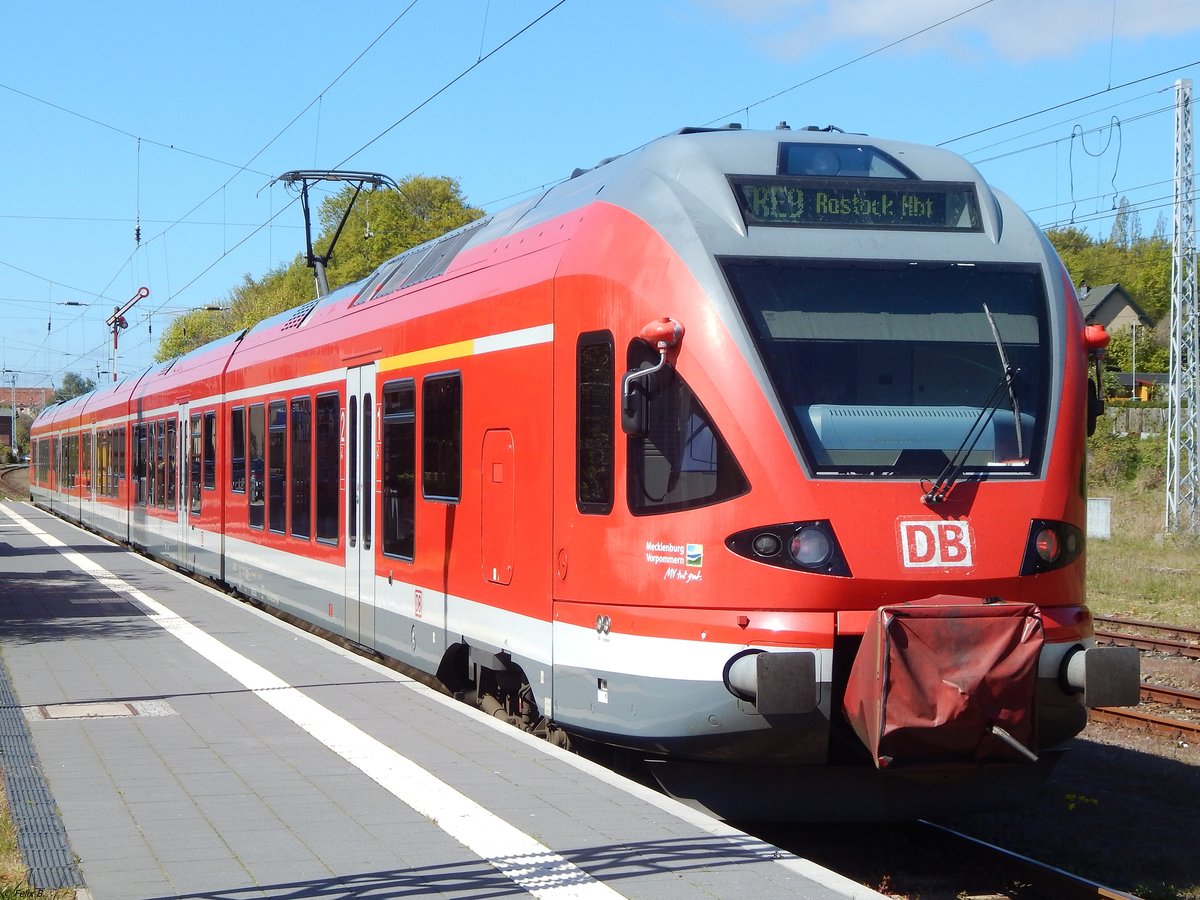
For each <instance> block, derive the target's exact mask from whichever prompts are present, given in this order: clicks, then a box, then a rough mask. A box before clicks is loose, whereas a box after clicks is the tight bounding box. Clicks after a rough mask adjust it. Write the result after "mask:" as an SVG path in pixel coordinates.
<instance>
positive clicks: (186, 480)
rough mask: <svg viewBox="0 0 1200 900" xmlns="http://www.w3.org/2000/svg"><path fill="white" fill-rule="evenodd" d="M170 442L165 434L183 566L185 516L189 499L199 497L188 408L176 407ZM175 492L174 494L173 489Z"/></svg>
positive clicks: (183, 405)
mask: <svg viewBox="0 0 1200 900" xmlns="http://www.w3.org/2000/svg"><path fill="white" fill-rule="evenodd" d="M174 424H175V429H174V431H175V434H174V436H173V437H174V440H171V437H172V436H171V435H168V440H167V447H168V450H167V453H168V454H170V455H169V456H168V465H167V468H168V469H169V470H173V471H170V472H169V473H168V476H167V477H168V482H169V483H170V485H171V487H170V488H169V490H171V491H175V492H176V497H175V516H176V521H177V522H178V524H179V559H180V561H181V562H184V563H186V562H187V560H188V532H189V531H190V529H191V526H190V523H189V522H188V516H189V515H190V514H191V509H192V497H193V496H196V497H198V496H199V493H198V492H199V490H200V485H199V484H198V483H197V478H196V476H197V470H198V468H199V465H200V461H199V460H197V459H195V458H194V456H195V454H194V450H193V442H192V433H191V425H190V420H189V419H188V405H187V404H186V403H181V404H179V418H178V419H177V421H176V422H175V423H174ZM177 487H178V490H177V491H176V488H177Z"/></svg>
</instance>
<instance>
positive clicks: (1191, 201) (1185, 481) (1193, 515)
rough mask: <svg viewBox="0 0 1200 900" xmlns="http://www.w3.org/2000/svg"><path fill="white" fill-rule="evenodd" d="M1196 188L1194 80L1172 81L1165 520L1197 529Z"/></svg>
mask: <svg viewBox="0 0 1200 900" xmlns="http://www.w3.org/2000/svg"><path fill="white" fill-rule="evenodd" d="M1195 210H1196V188H1195V165H1194V162H1193V159H1192V81H1191V79H1190V78H1184V79H1180V80H1179V81H1177V82H1175V217H1174V228H1173V230H1172V247H1171V251H1172V252H1171V372H1170V383H1169V385H1168V388H1169V390H1168V396H1167V521H1166V530H1167V531H1168V532H1171V533H1194V532H1195V531H1196V530H1197V526H1198V525H1200V510H1198V508H1197V502H1198V500H1200V496H1198V493H1200V459H1197V451H1198V448H1200V444H1198V441H1200V310H1198V309H1197V297H1196V212H1195Z"/></svg>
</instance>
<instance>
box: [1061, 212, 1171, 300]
mask: <svg viewBox="0 0 1200 900" xmlns="http://www.w3.org/2000/svg"><path fill="white" fill-rule="evenodd" d="M1123 204H1124V205H1123V211H1124V216H1123V218H1124V221H1123V222H1114V224H1113V233H1112V235H1111V239H1110V240H1107V241H1097V240H1094V239H1092V238H1091V237H1089V236H1088V235H1087V233H1086V232H1084V231H1082V230H1080V229H1078V228H1074V227H1071V228H1058V229H1051V230H1050V231H1047V232H1046V237H1047V238H1049V240H1050V243H1051V244H1053V245H1054V249H1055V250H1057V251H1058V255H1059V256H1060V257H1062V261H1063V263H1064V265H1066V267H1067V271H1068V272H1069V273H1070V275H1071V279H1072V280H1073V281H1074V282H1075V284H1077V285H1083V284H1088V285H1091V286H1093V287H1095V286H1096V285H1101V284H1114V283H1119V284H1120V285H1121V286H1122V287H1123V288H1124V289H1125V290H1126V292H1128V294H1129V296H1130V297H1132V298H1133V299H1134V300H1136V301H1137V303H1138V305H1139V306H1140V307H1141V308H1142V309H1143V310H1145V312H1146V315H1148V316H1149V317H1150V318H1151V319H1153V320H1154V321H1156V322H1157V321H1158V320H1159V319H1161V318H1162V317H1163V316H1164V315H1166V313H1167V310H1168V309H1169V308H1170V297H1171V246H1170V244H1169V243H1168V242H1167V241H1166V240H1164V239H1163V238H1162V236H1161V235H1160V233H1159V232H1160V230H1161V229H1159V228H1156V229H1155V234H1154V235H1153V236H1151V237H1149V238H1143V237H1141V236H1140V234H1138V231H1139V230H1140V225H1138V223H1137V219H1136V213H1135V212H1133V211H1132V210H1131V209H1130V208H1129V206H1128V201H1123ZM1121 218H1122V215H1121V214H1120V213H1119V214H1118V219H1121Z"/></svg>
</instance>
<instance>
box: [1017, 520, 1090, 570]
mask: <svg viewBox="0 0 1200 900" xmlns="http://www.w3.org/2000/svg"><path fill="white" fill-rule="evenodd" d="M1081 553H1083V532H1081V531H1080V530H1079V529H1078V528H1076V527H1075V526H1074V525H1069V524H1068V523H1066V522H1055V521H1053V520H1051V519H1034V520H1033V522H1031V523H1030V526H1029V539H1028V540H1027V541H1026V542H1025V558H1024V560H1023V561H1022V562H1021V574H1022V575H1040V574H1041V573H1042V572H1053V571H1054V570H1055V569H1061V568H1063V566H1069V565H1070V564H1071V563H1073V562H1075V560H1077V559H1078V558H1079V555H1080V554H1081Z"/></svg>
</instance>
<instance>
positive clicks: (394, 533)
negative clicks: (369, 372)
mask: <svg viewBox="0 0 1200 900" xmlns="http://www.w3.org/2000/svg"><path fill="white" fill-rule="evenodd" d="M415 397H416V387H415V385H414V384H413V381H412V380H411V379H405V380H404V381H393V382H389V383H388V384H385V385H384V386H383V426H382V427H383V435H382V437H383V473H382V481H383V536H382V540H383V552H384V554H385V555H386V556H398V557H400V558H402V559H412V558H413V550H414V541H413V531H414V527H413V520H414V510H415V507H416V497H417V470H416V464H417V431H416V415H415V410H414V407H413V404H414V401H415Z"/></svg>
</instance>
